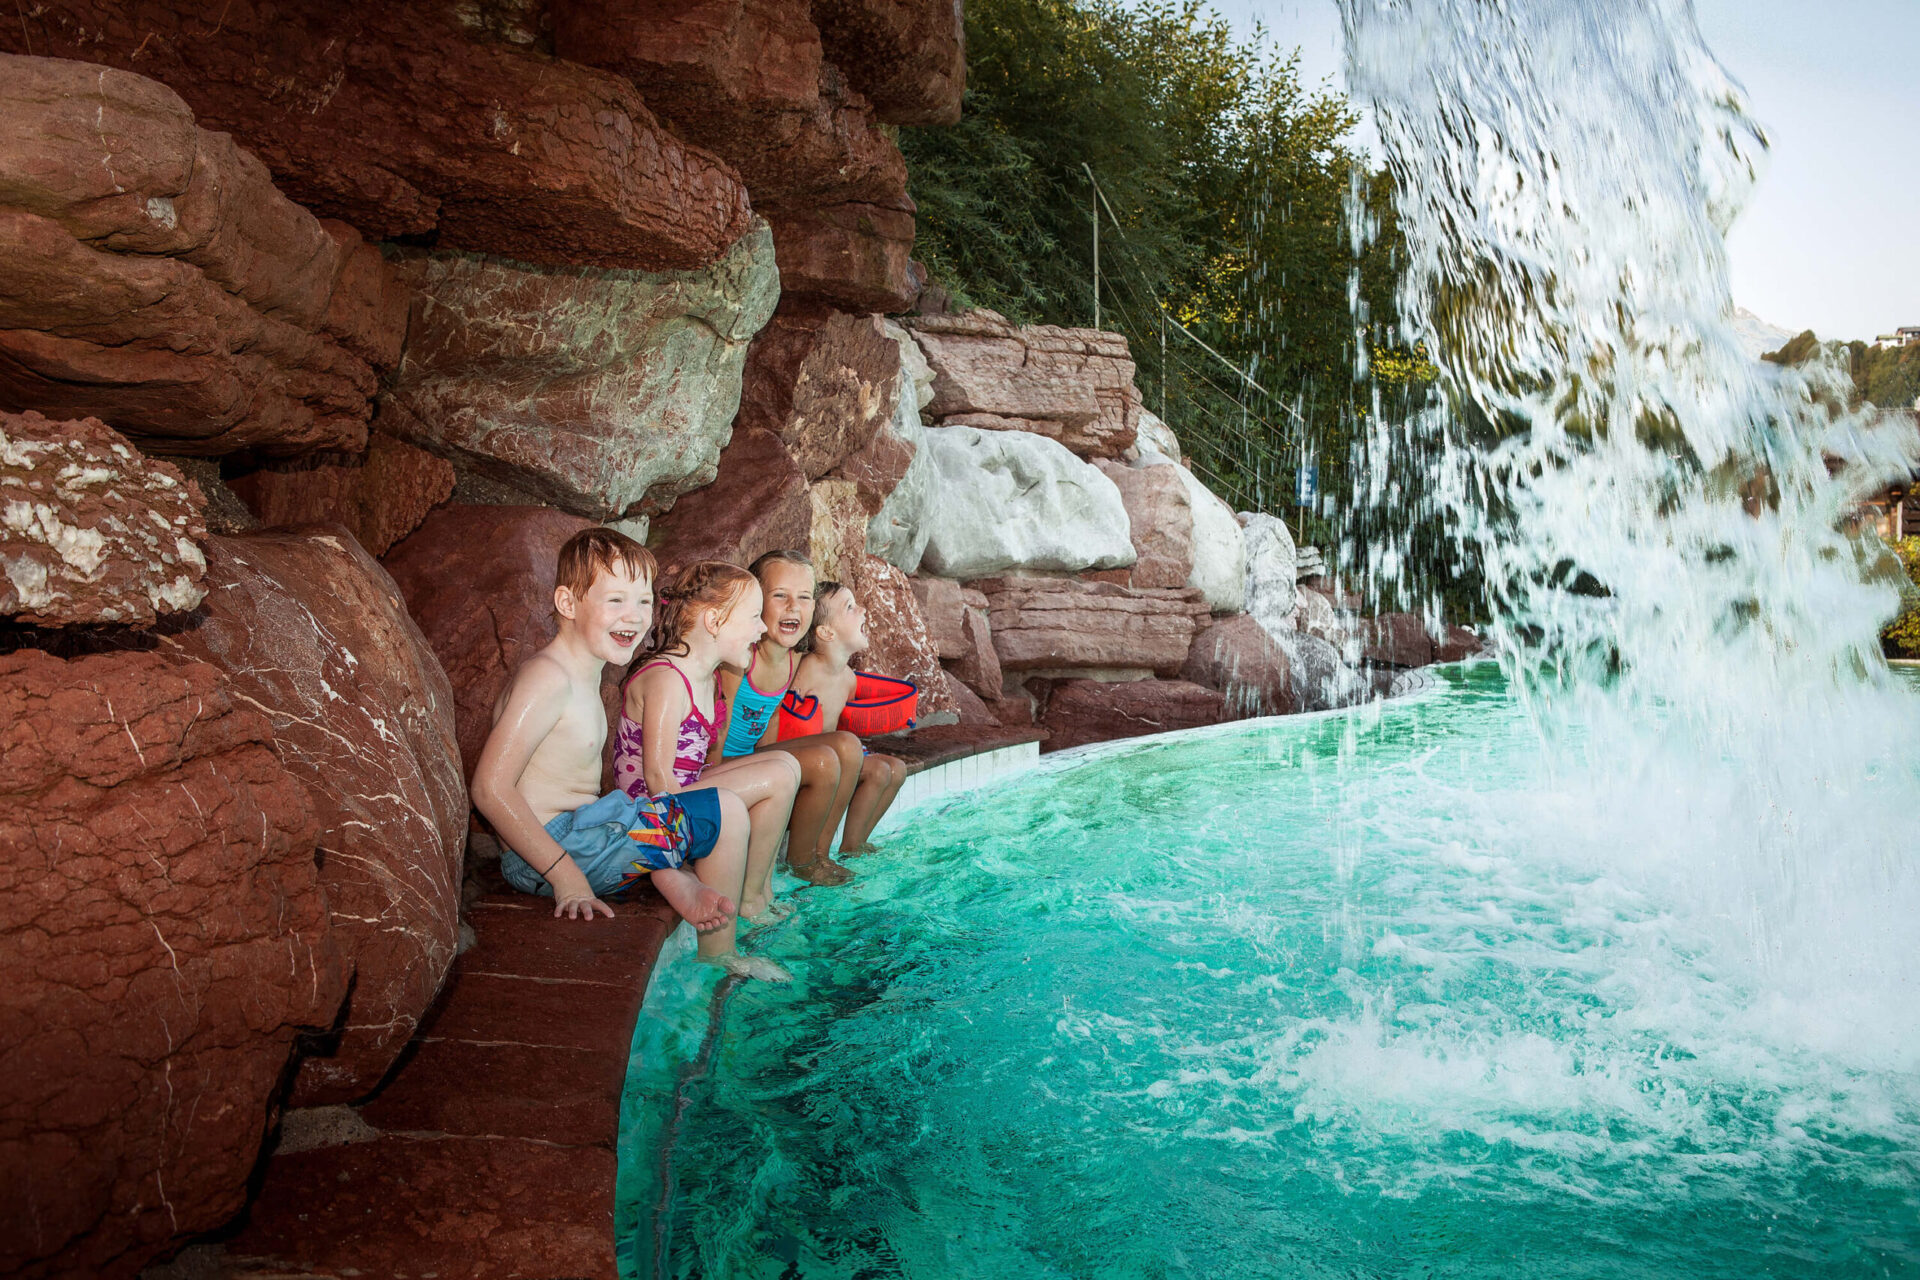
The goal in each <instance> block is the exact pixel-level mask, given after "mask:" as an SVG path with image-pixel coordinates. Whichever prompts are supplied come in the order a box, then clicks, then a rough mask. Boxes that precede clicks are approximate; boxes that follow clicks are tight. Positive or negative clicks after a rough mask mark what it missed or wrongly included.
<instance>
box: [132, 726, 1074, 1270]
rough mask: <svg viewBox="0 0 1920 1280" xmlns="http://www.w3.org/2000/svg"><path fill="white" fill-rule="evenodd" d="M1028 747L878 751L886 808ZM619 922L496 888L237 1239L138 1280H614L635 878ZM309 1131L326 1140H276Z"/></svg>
mask: <svg viewBox="0 0 1920 1280" xmlns="http://www.w3.org/2000/svg"><path fill="white" fill-rule="evenodd" d="M1039 738H1040V734H1039V733H1037V732H1026V733H1022V732H1013V731H1008V730H998V729H996V730H992V731H989V732H983V731H981V730H979V729H974V728H966V729H962V728H960V727H958V726H942V727H939V728H933V729H924V730H920V731H919V732H916V733H915V734H913V735H911V736H910V737H904V738H885V739H879V740H876V741H875V743H874V749H875V750H878V751H883V752H886V753H888V754H892V755H897V756H899V757H901V758H902V759H904V760H906V761H907V762H908V764H909V766H910V767H911V770H912V772H911V774H910V776H909V778H908V780H907V784H906V786H905V787H903V788H902V791H901V796H900V799H899V800H898V801H897V802H896V806H895V812H897V813H900V814H901V815H902V819H903V820H904V819H905V816H906V811H907V809H908V808H910V807H911V806H912V805H913V804H916V803H919V802H920V801H923V800H927V799H931V798H933V797H934V796H936V795H941V794H946V793H948V792H951V791H955V790H961V789H965V788H967V787H970V786H974V785H977V784H978V783H980V782H983V781H985V780H987V779H988V778H990V777H996V776H999V775H1000V774H1002V773H1006V772H1009V771H1011V770H1014V769H1017V768H1019V767H1021V765H1022V763H1023V762H1030V761H1031V760H1032V759H1034V757H1035V755H1036V754H1037V750H1038V747H1037V743H1038V740H1039ZM891 817H892V815H891V814H890V815H889V818H890V819H891ZM615 911H616V912H617V914H616V915H615V917H614V918H613V919H612V920H607V919H596V920H594V921H592V922H591V923H583V922H580V921H570V920H556V919H554V918H553V913H552V909H551V907H543V906H542V905H541V904H540V902H539V901H538V900H536V899H533V898H530V897H528V896H527V895H524V894H519V893H514V892H512V891H511V890H507V889H505V887H504V886H503V885H500V884H498V882H497V877H496V885H495V891H494V892H490V893H487V894H486V895H484V896H483V897H481V898H480V899H479V900H478V901H476V902H474V903H473V905H472V906H471V907H470V908H469V909H468V914H467V920H468V923H470V924H471V925H472V926H473V931H474V935H475V938H476V943H475V945H474V946H473V947H471V948H469V949H468V950H467V951H466V952H464V953H463V954H462V955H461V956H460V957H459V958H458V959H457V960H456V961H455V962H454V965H453V971H452V973H451V975H450V976H449V978H448V980H447V985H446V987H445V989H444V990H443V991H442V992H441V995H440V999H439V1000H438V1002H437V1003H436V1004H435V1006H434V1008H433V1009H432V1010H431V1011H430V1012H429V1013H428V1015H427V1017H426V1018H425V1019H424V1020H423V1021H422V1024H421V1027H420V1030H419V1031H418V1032H417V1033H416V1035H415V1036H414V1038H413V1041H412V1043H411V1044H410V1045H409V1046H408V1049H407V1052H406V1054H405V1055H404V1056H403V1058H402V1059H401V1062H400V1064H399V1066H398V1067H397V1068H396V1069H395V1071H394V1072H393V1073H392V1074H391V1075H390V1076H389V1078H388V1080H387V1083H386V1084H385V1085H384V1086H383V1087H382V1089H381V1090H380V1092H379V1093H378V1094H377V1095H376V1096H375V1097H374V1098H373V1099H372V1100H370V1101H368V1102H365V1103H362V1104H361V1105H359V1106H357V1107H353V1108H324V1109H321V1110H320V1111H316V1112H304V1113H294V1115H292V1116H290V1117H289V1119H288V1121H287V1124H286V1126H285V1128H284V1130H283V1139H282V1148H281V1149H280V1150H279V1151H277V1152H276V1153H275V1154H274V1155H273V1156H272V1157H271V1158H270V1159H269V1160H268V1161H267V1163H266V1166H265V1169H264V1174H263V1177H262V1181H261V1185H260V1190H259V1194H258V1196H257V1198H256V1199H255V1201H254V1203H253V1205H252V1207H251V1208H250V1210H249V1211H248V1214H247V1216H246V1218H245V1220H244V1222H243V1223H242V1225H241V1226H240V1227H239V1228H238V1229H237V1231H235V1232H233V1233H232V1234H230V1235H229V1236H228V1237H227V1238H225V1239H224V1240H221V1241H219V1242H217V1243H211V1244H206V1245H201V1246H196V1247H195V1248H193V1249H191V1250H188V1251H187V1254H185V1255H183V1256H182V1257H181V1258H180V1259H179V1260H178V1261H177V1262H176V1263H174V1264H173V1265H171V1266H165V1267H157V1268H154V1269H152V1271H151V1272H150V1273H149V1274H150V1275H151V1276H152V1277H155V1280H158V1278H159V1277H174V1276H177V1277H180V1278H181V1280H188V1278H189V1277H191V1278H192V1280H210V1278H211V1277H219V1276H234V1277H239V1276H245V1277H255V1278H259V1280H264V1278H265V1277H269V1276H271V1277H283V1278H289V1280H290V1278H292V1277H302V1278H309V1277H311V1278H315V1280H318V1278H321V1277H327V1278H332V1277H342V1278H344V1277H349V1276H359V1277H373V1276H379V1277H393V1278H394V1280H427V1278H437V1277H446V1278H451V1277H474V1278H475V1280H491V1278H492V1277H503V1278H504V1277H526V1278H542V1280H544V1278H554V1280H558V1278H559V1277H593V1278H595V1280H599V1278H601V1277H605V1278H606V1280H613V1277H614V1275H615V1269H614V1255H613V1230H614V1222H613V1212H614V1209H613V1204H614V1177H615V1170H616V1155H615V1143H616V1141H617V1139H618V1129H619V1116H620V1100H621V1095H622V1092H623V1090H624V1087H625V1083H626V1074H627V1062H628V1056H629V1050H630V1046H631V1044H632V1039H633V1028H634V1021H635V1018H636V1017H637V1016H638V1014H639V1012H640V1002H641V998H642V996H643V995H644V993H645V991H646V987H647V977H648V975H649V974H650V973H651V972H652V969H653V965H654V962H655V960H656V958H657V957H658V956H659V953H660V947H661V944H662V943H663V942H664V941H665V940H666V938H667V935H668V934H669V933H671V932H672V930H673V928H674V926H675V925H676V924H677V923H678V917H677V916H675V915H674V913H673V910H672V908H671V907H669V906H667V904H666V902H665V901H664V900H662V899H661V898H660V896H659V895H658V894H657V893H655V892H654V891H653V890H652V889H651V888H650V887H649V888H643V889H641V890H639V891H638V892H636V893H634V894H632V895H630V896H629V898H628V900H627V901H625V902H623V903H621V904H619V905H617V906H616V908H615ZM306 1131H316V1132H319V1131H323V1132H325V1133H326V1134H327V1135H328V1136H329V1137H330V1139H331V1141H329V1142H328V1144H327V1145H315V1146H306V1147H305V1148H304V1149H298V1150H295V1149H291V1148H293V1147H296V1146H301V1145H302V1144H301V1142H300V1141H299V1140H298V1138H297V1137H296V1135H297V1134H299V1133H303V1132H306ZM342 1138H345V1139H346V1140H344V1141H342V1140H341V1139H342Z"/></svg>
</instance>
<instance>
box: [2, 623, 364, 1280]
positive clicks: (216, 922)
mask: <svg viewBox="0 0 1920 1280" xmlns="http://www.w3.org/2000/svg"><path fill="white" fill-rule="evenodd" d="M314 838H315V824H314V815H313V810H312V807H311V805H310V804H309V802H308V798H307V795H306V792H305V790H304V788H302V787H301V786H300V785H299V784H298V783H297V782H296V781H295V780H294V779H293V777H292V776H290V774H289V773H288V771H287V769H286V768H284V767H283V766H282V765H281V763H280V760H279V758H278V756H277V754H276V752H275V749H274V744H273V734H272V730H271V728H270V726H269V725H268V723H267V719H266V717H265V716H262V715H260V714H259V713H258V712H256V711H254V710H252V709H251V708H249V707H247V706H245V704H244V702H243V700H242V699H240V698H237V697H235V696H234V695H233V694H232V693H230V692H229V690H228V686H227V684H226V683H225V681H224V680H223V678H222V676H221V675H220V673H219V672H218V671H216V670H215V669H214V668H212V667H210V666H207V665H206V664H204V663H198V662H181V661H179V660H170V659H168V658H165V657H162V656H160V655H157V654H151V653H132V652H128V653H112V654H105V655H100V656H96V657H89V658H81V659H77V660H75V661H73V662H63V661H61V660H60V659H58V658H54V657H51V656H49V655H47V654H44V653H39V652H36V651H33V650H25V651H21V652H18V653H13V654H9V655H6V656H0V1075H3V1076H4V1078H5V1080H6V1088H5V1089H0V1271H4V1272H6V1273H7V1274H9V1275H30V1276H51V1275H73V1276H80V1275H85V1276H131V1275H132V1274H133V1273H134V1272H135V1271H137V1270H138V1269H139V1268H140V1267H141V1265H142V1264H144V1263H145V1262H146V1261H147V1260H148V1259H149V1258H151V1257H152V1256H153V1255H154V1254H156V1253H157V1252H159V1251H160V1250H161V1249H162V1248H164V1247H165V1246H167V1245H168V1244H169V1243H170V1242H175V1241H178V1240H181V1239H183V1238H184V1237H186V1236H188V1235H191V1234H193V1233H195V1232H199V1231H205V1230H209V1229H211V1228H213V1227H216V1226H219V1225H220V1224H222V1223H224V1222H226V1221H227V1220H228V1219H230V1218H231V1217H232V1216H233V1215H234V1214H235V1213H237V1212H238V1211H239V1210H240V1207H241V1205H242V1204H243V1203H244V1202H245V1198H246V1183H247V1176H248V1174H249V1172H250V1171H251V1170H252V1168H253V1166H254V1163H255V1161H256V1159H257V1158H258V1156H259V1152H260V1144H261V1141H262V1139H263V1138H264V1136H265V1134H266V1131H267V1128H268V1126H269V1124H270V1123H271V1120H272V1116H273V1110H274V1099H275V1097H276V1095H277V1093H278V1090H279V1087H280V1082H281V1079H282V1076H283V1073H284V1072H285V1070H286V1066H287V1060H288V1056H289V1054H290V1053H291V1051H292V1049H293V1044H294V1037H295V1035H296V1034H297V1033H298V1032H299V1031H301V1030H303V1029H315V1028H323V1027H325V1026H327V1025H328V1024H329V1023H330V1022H331V1021H332V1020H333V1017H334V1012H335V1010H336V1009H338V1008H339V1006H340V1002H341V999H342V998H343V997H344V996H345V994H346V990H347V976H346V970H345V968H344V966H343V965H342V963H341V958H340V954H339V952H338V951H337V950H336V949H335V947H334V945H333V942H332V940H331V938H330V936H329V933H328V927H327V904H326V898H325V896H324V894H323V892H322V890H321V888H320V883H319V872H318V871H317V869H316V868H315V866H314Z"/></svg>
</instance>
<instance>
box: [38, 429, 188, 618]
mask: <svg viewBox="0 0 1920 1280" xmlns="http://www.w3.org/2000/svg"><path fill="white" fill-rule="evenodd" d="M206 505H207V504H206V499H205V498H203V497H202V496H201V493H200V490H199V488H198V487H197V486H195V485H194V484H193V483H192V482H191V481H189V480H187V479H186V478H185V477H184V476H182V475H181V474H180V470H179V468H177V467H172V466H169V465H167V464H166V463H164V462H155V461H153V460H151V459H148V458H144V457H142V456H141V455H140V454H139V453H138V452H137V451H135V450H134V448H133V447H132V446H131V445H129V444H128V443H127V442H126V440H125V439H124V438H123V437H122V436H120V435H119V433H117V432H115V431H112V430H110V429H109V428H108V427H106V426H105V425H104V424H102V423H101V422H99V421H98V420H96V419H93V418H87V419H84V420H82V421H80V422H53V421H49V420H48V419H46V418H43V417H41V416H40V415H39V414H37V413H19V414H16V413H0V511H3V512H4V517H3V518H0V615H4V616H11V617H14V618H17V619H19V620H20V621H22V622H28V623H33V624H36V625H40V626H66V625H69V624H74V623H94V622H120V623H131V624H133V625H136V626H151V625H152V624H153V622H154V621H155V619H156V617H157V616H158V615H159V614H162V613H183V612H185V611H187V610H189V609H192V608H193V607H194V606H195V605H197V604H199V603H200V599H201V597H202V596H204V595H205V594H206V588H205V587H204V586H202V585H201V581H200V580H201V578H202V577H204V576H205V573H206V559H205V558H204V557H203V556H202V554H201V551H200V546H199V544H200V543H201V542H202V541H203V540H204V539H205V538H206V536H207V526H206V519H205V512H206Z"/></svg>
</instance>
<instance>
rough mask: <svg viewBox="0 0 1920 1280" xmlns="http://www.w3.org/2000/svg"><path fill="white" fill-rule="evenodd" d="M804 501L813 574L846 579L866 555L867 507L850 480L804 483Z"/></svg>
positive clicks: (827, 579)
mask: <svg viewBox="0 0 1920 1280" xmlns="http://www.w3.org/2000/svg"><path fill="white" fill-rule="evenodd" d="M807 502H808V505H809V507H810V509H811V511H812V524H811V526H810V528H809V530H808V533H807V541H806V551H807V555H808V558H809V559H811V560H812V561H813V572H814V577H815V579H816V580H818V581H822V582H825V581H829V580H831V581H835V582H842V581H846V580H847V579H849V578H851V577H852V576H853V575H854V574H855V573H856V572H857V571H858V566H859V564H860V562H861V561H862V560H864V559H866V555H867V509H866V508H865V507H864V506H862V505H861V503H860V495H859V494H858V493H857V492H856V491H855V488H854V484H853V481H851V480H816V481H814V483H813V484H811V485H809V486H808V487H807ZM748 563H751V562H750V561H749V562H748Z"/></svg>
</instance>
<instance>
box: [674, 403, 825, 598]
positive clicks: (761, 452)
mask: <svg viewBox="0 0 1920 1280" xmlns="http://www.w3.org/2000/svg"><path fill="white" fill-rule="evenodd" d="M812 528H813V503H812V499H811V497H810V496H809V494H808V489H807V476H806V472H804V471H802V470H801V469H800V464H799V463H797V462H795V461H794V460H793V455H792V454H791V453H789V452H787V447H786V446H785V445H783V444H781V443H780V437H778V436H776V435H774V434H773V432H771V431H766V430H760V429H748V430H743V431H736V432H734V435H733V443H731V444H729V445H728V446H727V447H726V449H725V450H723V451H722V452H721V454H720V477H719V479H717V480H715V481H714V482H713V483H712V484H710V485H708V486H707V487H706V488H704V489H696V490H694V491H693V492H692V493H690V494H688V495H687V496H686V497H684V498H682V499H680V501H679V502H677V503H675V504H674V507H673V510H672V511H669V512H668V513H667V514H666V515H664V516H661V517H660V518H659V519H657V520H655V521H654V522H653V534H652V537H651V538H649V541H651V542H653V543H654V544H655V549H656V552H657V554H658V555H659V556H660V560H661V563H662V564H663V565H681V564H686V563H689V562H690V561H694V560H731V561H732V562H733V563H735V564H740V565H746V564H752V563H753V561H754V560H755V559H756V558H757V557H759V556H760V555H762V554H764V553H766V552H768V551H774V550H778V549H780V548H782V547H796V548H797V547H805V546H807V545H808V542H809V539H810V535H811V531H812Z"/></svg>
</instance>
